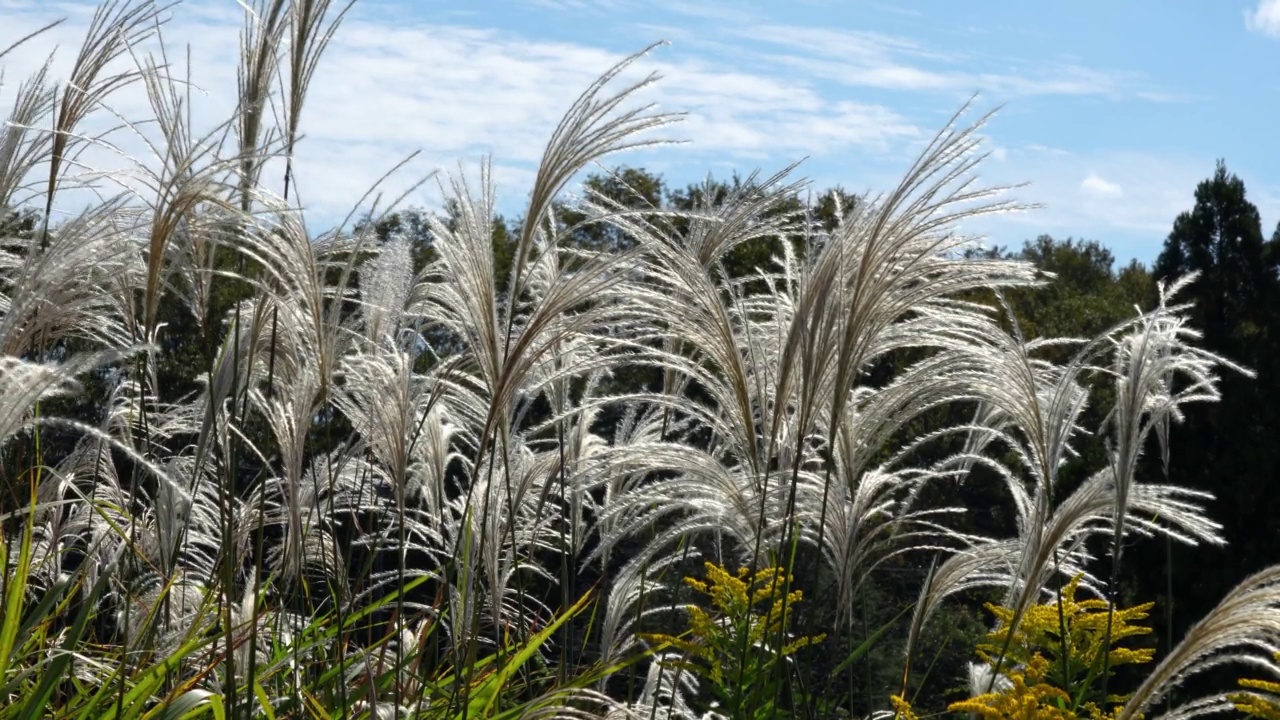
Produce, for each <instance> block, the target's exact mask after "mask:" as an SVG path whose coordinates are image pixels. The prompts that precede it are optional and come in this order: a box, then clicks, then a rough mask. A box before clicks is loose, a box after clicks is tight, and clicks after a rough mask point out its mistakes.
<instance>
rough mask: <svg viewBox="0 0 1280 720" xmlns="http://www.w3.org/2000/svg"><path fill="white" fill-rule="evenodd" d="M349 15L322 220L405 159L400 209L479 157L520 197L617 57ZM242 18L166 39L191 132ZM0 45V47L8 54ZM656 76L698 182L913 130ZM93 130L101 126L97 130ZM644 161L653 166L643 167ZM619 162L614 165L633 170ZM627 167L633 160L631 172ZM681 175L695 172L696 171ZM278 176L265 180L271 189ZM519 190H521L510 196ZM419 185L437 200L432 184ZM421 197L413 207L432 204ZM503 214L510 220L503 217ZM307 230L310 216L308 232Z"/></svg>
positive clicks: (201, 13) (304, 162)
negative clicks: (682, 116)
mask: <svg viewBox="0 0 1280 720" xmlns="http://www.w3.org/2000/svg"><path fill="white" fill-rule="evenodd" d="M0 5H3V6H4V7H5V8H6V12H5V14H6V21H7V23H6V28H5V29H6V32H5V33H4V35H5V37H20V36H22V35H23V34H25V33H26V32H29V31H31V30H33V29H35V28H36V27H39V26H40V25H41V24H43V23H44V22H45V21H46V20H47V19H48V17H49V11H48V9H47V6H44V5H42V4H41V3H40V2H37V1H36V0H0ZM362 7H368V6H361V5H357V6H356V10H355V11H353V14H352V15H351V16H350V17H349V18H348V20H347V21H346V22H345V23H344V25H343V26H342V28H341V29H340V30H339V32H338V33H337V35H336V36H335V38H334V40H333V41H332V43H331V44H330V46H329V48H328V50H327V51H326V55H325V57H324V58H323V60H322V62H321V66H320V68H319V70H318V72H317V74H316V80H315V82H314V83H313V87H312V89H311V92H310V94H309V95H308V97H307V102H306V105H305V107H304V109H303V118H302V131H303V133H304V139H303V140H302V141H301V143H300V144H299V146H298V150H297V158H296V161H295V168H296V171H297V172H296V177H297V178H298V185H297V188H298V191H299V196H300V197H301V198H302V199H303V200H304V201H305V202H306V203H307V204H308V206H309V207H310V208H311V209H313V210H318V211H319V215H320V217H321V218H323V219H328V218H340V217H341V216H343V215H345V214H346V212H347V211H348V210H349V209H350V206H351V205H352V204H353V203H355V202H356V201H357V200H358V199H359V197H360V196H361V195H362V194H363V193H364V191H365V190H367V189H368V188H369V187H370V186H371V185H372V184H373V183H374V182H375V181H376V180H377V179H378V178H379V177H380V176H381V175H382V174H383V173H384V172H386V171H387V170H388V169H389V168H391V167H392V166H393V165H395V164H396V162H398V161H399V160H401V159H402V158H404V157H405V156H407V155H408V154H409V153H411V152H413V151H415V150H421V158H420V159H421V162H418V163H417V164H416V165H414V166H412V168H413V169H412V170H411V171H409V172H407V173H402V174H401V180H400V182H399V184H396V183H395V182H393V183H391V184H390V185H389V186H388V187H387V189H386V194H387V196H388V197H391V196H395V195H398V194H399V192H400V190H401V189H403V188H405V187H407V186H408V185H409V184H410V183H411V182H412V181H413V180H416V179H418V178H420V177H422V176H424V175H425V174H427V172H428V171H430V170H431V169H446V170H451V171H452V170H455V169H456V168H457V167H458V165H457V163H458V162H459V161H463V162H464V164H465V165H467V166H469V168H468V169H470V168H474V166H475V165H474V162H475V160H477V159H478V157H479V156H480V155H482V154H492V156H493V157H494V178H495V181H497V182H498V183H499V193H500V196H501V197H505V198H507V199H508V200H507V201H506V202H510V199H512V198H515V199H518V198H520V197H522V196H523V193H524V191H525V190H527V185H528V183H529V182H530V181H531V179H532V169H533V168H534V166H535V165H536V163H537V161H538V159H539V158H540V157H541V154H542V151H543V148H544V146H545V143H546V141H547V139H548V138H549V137H550V135H551V133H552V131H553V130H554V128H555V126H556V124H557V122H558V121H559V119H560V116H561V114H562V113H563V112H564V110H566V109H567V108H568V107H569V105H570V104H571V103H572V102H573V100H574V98H575V97H576V96H577V95H578V93H580V92H581V91H582V90H583V89H584V88H586V87H587V85H588V84H589V83H590V82H591V81H592V80H593V79H594V78H595V76H596V75H597V74H598V73H599V72H601V71H603V70H605V69H607V68H608V67H609V66H611V65H613V64H614V63H616V62H617V61H618V60H620V59H621V58H622V55H621V54H619V53H617V52H613V51H610V50H605V49H603V48H600V47H593V46H590V45H586V44H579V43H567V42H555V41H549V40H545V39H540V38H538V37H530V36H525V35H521V34H517V33H511V32H502V31H498V30H493V29H482V28H475V27H466V26H461V25H453V24H439V23H430V22H425V21H423V20H421V19H420V17H418V16H414V15H404V14H394V13H389V12H388V11H387V10H386V8H385V7H383V8H381V9H380V10H379V12H378V13H374V12H372V11H367V10H366V11H364V12H362V11H361V8H362ZM91 10H92V7H91V6H89V5H86V4H65V5H61V6H60V7H59V13H61V14H67V15H69V16H70V19H69V21H68V22H67V23H66V24H64V25H63V26H61V27H59V28H58V29H57V31H56V32H55V34H53V35H50V36H48V37H47V38H42V39H40V40H38V41H35V42H32V43H29V44H27V45H26V46H23V47H22V48H21V49H20V50H18V51H16V52H15V53H14V54H12V55H10V56H8V57H6V58H5V60H4V63H5V67H6V85H5V86H4V87H0V107H5V106H7V105H8V103H9V102H10V101H11V99H12V92H13V90H14V89H15V88H16V81H17V80H18V79H20V78H22V77H24V76H25V75H26V74H27V73H28V72H30V71H31V70H33V69H34V68H36V67H38V65H39V64H40V63H41V62H42V61H43V60H44V57H45V53H47V51H48V48H49V47H51V46H52V44H54V43H56V44H57V45H58V46H59V47H60V48H61V50H60V56H59V60H58V63H57V64H55V67H54V72H55V77H62V76H63V74H65V72H66V70H67V66H68V65H69V61H70V59H71V58H72V56H73V51H74V49H75V48H76V47H78V43H79V41H80V39H81V38H82V36H83V34H84V31H85V28H86V26H87V23H88V18H89V16H90V13H91ZM240 20H241V16H240V14H239V13H238V12H235V11H234V10H233V11H229V12H228V11H216V12H215V11H213V10H212V9H205V8H204V7H203V6H200V5H196V4H191V5H183V6H179V7H178V8H177V9H176V10H175V11H174V18H173V20H172V21H171V22H170V23H169V24H167V25H166V26H165V40H166V43H167V44H168V46H169V48H170V56H171V58H173V59H179V61H180V62H181V60H180V59H183V58H185V55H184V53H183V52H182V50H180V48H184V46H186V45H190V47H191V57H192V66H193V81H194V83H195V84H196V85H197V86H198V87H199V88H201V89H202V94H200V95H199V96H198V97H197V98H196V103H195V107H196V113H195V117H196V124H197V125H202V126H203V127H204V128H209V127H212V126H213V125H214V124H216V123H217V122H219V121H220V120H221V119H223V118H225V117H226V116H227V115H228V113H229V112H230V111H231V110H232V108H233V107H234V104H235V86H236V82H235V72H236V58H237V53H238V31H239V23H240ZM4 42H5V41H4V40H2V39H0V44H4ZM654 70H656V71H658V72H659V73H660V74H662V75H663V76H664V79H663V80H662V81H661V82H660V83H659V84H658V85H657V86H655V87H654V88H651V89H648V90H646V91H644V93H643V95H642V96H641V101H642V102H648V101H655V102H657V103H659V104H660V106H661V107H662V109H664V110H672V111H685V112H687V113H688V115H687V118H686V120H685V122H683V123H680V124H678V125H676V126H674V127H672V128H669V129H667V130H665V131H660V132H662V133H663V136H666V137H672V138H677V139H687V140H690V141H692V142H691V144H690V145H687V146H685V147H684V148H682V150H681V154H680V159H681V160H683V161H684V162H686V163H689V164H690V166H691V169H693V172H691V173H686V174H689V175H701V174H702V173H703V172H705V169H706V165H707V162H708V160H709V158H710V156H711V155H712V154H714V155H715V156H716V158H717V159H719V160H725V159H729V160H733V159H737V160H739V161H743V163H744V164H745V165H747V166H748V169H749V168H750V167H754V166H755V165H756V164H757V163H758V162H759V161H760V159H761V158H765V157H768V158H770V160H769V162H770V163H771V164H774V163H777V162H779V160H778V159H777V158H778V156H782V157H783V158H784V160H782V162H785V161H786V160H787V159H799V158H800V157H803V156H806V155H812V154H831V153H837V154H843V153H848V152H850V151H867V150H871V151H877V152H878V151H883V150H884V149H886V148H889V147H890V146H892V145H893V144H894V143H897V142H899V141H900V140H902V139H904V138H913V137H915V136H917V135H919V131H918V130H917V129H916V127H915V126H914V125H913V124H912V123H911V122H909V121H907V120H906V119H904V118H902V117H901V116H899V115H897V114H896V113H894V112H892V111H890V110H889V109H887V108H885V107H882V106H878V105H874V104H865V103H854V102H834V101H831V100H829V99H827V98H824V97H822V96H821V95H820V94H819V93H818V92H817V91H816V90H815V89H814V88H813V87H811V86H809V85H808V84H806V83H805V82H803V81H796V80H794V79H784V78H777V77H771V76H769V75H766V74H763V73H754V72H750V71H745V70H738V69H736V68H735V67H733V66H732V65H731V64H729V63H717V62H714V61H712V60H710V59H707V58H703V57H699V56H696V55H691V54H688V53H682V52H681V51H680V50H678V49H676V48H670V47H668V48H660V49H659V50H657V51H656V52H655V53H653V54H652V55H650V56H649V57H647V58H644V59H643V60H642V61H641V62H640V63H639V65H638V67H637V69H636V70H635V71H634V72H631V73H630V77H633V78H638V77H640V76H641V75H642V74H644V73H647V72H650V71H654ZM112 107H113V109H114V110H115V111H117V112H119V113H121V114H123V115H124V116H126V117H130V118H144V119H145V118H146V117H148V116H149V110H148V106H147V103H146V99H145V95H144V94H143V93H142V92H141V88H140V87H134V88H131V89H130V90H129V91H127V92H123V93H121V94H120V95H118V96H116V97H113V98H112ZM99 119H100V121H101V122H103V123H104V124H105V123H106V121H107V119H108V118H107V117H106V116H105V114H103V115H102V116H100V118H99ZM113 142H116V143H117V144H118V145H119V146H120V148H121V150H123V151H124V152H125V153H128V154H133V155H135V156H138V155H142V154H143V153H144V152H145V146H144V145H143V144H142V143H141V142H139V141H138V140H137V139H136V138H133V139H131V138H129V137H128V136H127V135H124V134H120V133H117V134H116V135H115V136H113ZM648 154H652V153H648ZM86 159H87V161H88V162H90V164H92V165H94V166H95V167H98V168H99V169H102V170H107V171H110V170H112V169H113V168H118V167H119V166H120V165H121V164H122V160H121V159H120V158H119V157H118V156H115V155H114V154H112V153H107V152H91V153H87V154H86ZM628 160H629V158H627V157H619V158H617V161H618V162H625V161H628ZM630 160H631V161H632V162H634V158H630ZM692 166H696V168H693V167H692ZM277 170H278V169H270V168H269V169H268V171H267V174H266V176H265V177H266V181H267V182H268V183H269V186H270V187H274V185H277V184H278V183H276V182H274V181H272V178H276V177H279V173H278V172H277ZM512 182H516V183H517V185H516V187H512V186H511V185H510V183H512ZM429 187H434V184H431V185H430V186H429ZM425 195H426V191H425V190H424V191H420V192H418V193H416V194H415V195H413V196H411V198H410V202H422V203H427V204H433V203H434V202H436V200H437V199H436V198H434V197H426V196H425ZM507 209H508V210H509V211H512V212H514V211H517V210H516V209H515V208H513V207H508V208H507ZM314 219H315V218H314V217H313V220H314Z"/></svg>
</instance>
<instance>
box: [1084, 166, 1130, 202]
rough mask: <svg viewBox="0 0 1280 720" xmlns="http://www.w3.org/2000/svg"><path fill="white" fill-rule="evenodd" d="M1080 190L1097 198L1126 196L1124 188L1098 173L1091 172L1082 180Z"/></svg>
mask: <svg viewBox="0 0 1280 720" xmlns="http://www.w3.org/2000/svg"><path fill="white" fill-rule="evenodd" d="M1080 190H1081V192H1083V193H1084V194H1085V195H1089V196H1091V197H1096V198H1119V197H1124V188H1122V187H1120V186H1119V185H1117V184H1115V183H1113V182H1111V181H1110V180H1105V179H1103V178H1102V177H1100V176H1099V175H1098V174H1097V173H1093V172H1091V173H1089V175H1088V176H1087V177H1085V179H1084V180H1081V181H1080Z"/></svg>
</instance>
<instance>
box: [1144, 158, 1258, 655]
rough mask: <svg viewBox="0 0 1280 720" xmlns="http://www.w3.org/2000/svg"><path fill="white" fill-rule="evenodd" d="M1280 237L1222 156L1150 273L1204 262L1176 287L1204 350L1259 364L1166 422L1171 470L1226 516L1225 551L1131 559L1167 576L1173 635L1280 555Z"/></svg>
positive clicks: (1148, 582)
mask: <svg viewBox="0 0 1280 720" xmlns="http://www.w3.org/2000/svg"><path fill="white" fill-rule="evenodd" d="M1278 248H1280V228H1278V229H1277V233H1276V234H1275V235H1274V236H1273V237H1272V239H1271V240H1270V241H1265V240H1264V239H1263V232H1262V221H1261V218H1260V216H1259V213H1258V209H1257V207H1255V206H1254V205H1253V203H1251V202H1249V200H1248V198H1247V196H1246V192H1245V186H1244V182H1243V181H1242V180H1241V179H1240V178H1239V177H1238V176H1236V175H1234V174H1231V173H1229V172H1228V171H1227V168H1226V165H1225V164H1224V163H1223V162H1221V161H1219V163H1218V165H1217V168H1216V170H1215V172H1214V175H1213V177H1211V178H1209V179H1208V180H1205V181H1203V182H1201V183H1200V184H1199V185H1198V186H1197V188H1196V192H1195V206H1194V207H1193V208H1192V209H1191V210H1190V211H1188V212H1184V213H1182V214H1180V215H1179V216H1178V217H1177V219H1176V220H1175V221H1174V223H1173V229H1172V231H1171V232H1170V233H1169V236H1168V239H1167V240H1166V241H1165V245H1164V250H1163V252H1161V253H1160V257H1159V259H1158V260H1157V261H1156V266H1155V274H1156V276H1157V277H1159V278H1162V279H1164V280H1166V281H1168V280H1170V279H1172V278H1174V277H1178V276H1182V275H1185V274H1187V273H1191V272H1195V273H1199V275H1198V277H1197V278H1196V280H1195V281H1194V283H1193V284H1192V285H1191V286H1190V287H1189V288H1187V290H1186V291H1185V293H1184V295H1183V297H1184V299H1186V300H1190V301H1193V302H1194V303H1195V308H1194V309H1193V311H1192V325H1193V327H1196V328H1197V329H1201V330H1202V331H1203V333H1204V346H1205V347H1206V349H1208V350H1211V351H1213V352H1216V353H1218V354H1220V355H1223V356H1225V357H1227V358H1228V359H1230V360H1233V361H1235V362H1238V363H1241V364H1243V365H1245V366H1246V367H1249V368H1251V369H1252V370H1254V371H1255V372H1257V375H1258V377H1257V379H1256V380H1250V379H1249V378H1247V377H1246V376H1244V375H1243V374H1240V373H1232V372H1228V374H1227V375H1226V376H1225V377H1224V378H1223V382H1222V383H1221V391H1222V402H1220V403H1214V404H1207V405H1199V406H1196V407H1194V408H1193V409H1191V411H1189V412H1188V413H1187V417H1186V420H1185V421H1184V422H1183V423H1181V424H1180V425H1176V426H1174V427H1173V428H1172V432H1171V436H1170V437H1171V439H1170V446H1171V457H1170V466H1169V480H1170V481H1171V482H1174V483H1176V484H1179V485H1186V486H1190V487H1193V488H1196V489H1200V490H1206V491H1209V492H1211V493H1213V494H1214V495H1215V496H1216V498H1217V499H1216V501H1215V502H1214V503H1213V504H1212V505H1211V514H1212V516H1213V517H1214V519H1215V520H1217V521H1218V522H1221V523H1222V524H1223V525H1224V526H1225V534H1226V537H1227V540H1228V543H1229V545H1228V547H1227V548H1226V549H1225V550H1224V549H1220V548H1183V547H1178V548H1176V549H1175V550H1174V553H1173V555H1172V557H1171V558H1170V559H1169V564H1170V570H1171V572H1172V577H1171V578H1166V577H1164V575H1165V570H1164V568H1163V567H1162V563H1161V562H1158V561H1156V557H1155V556H1154V555H1152V556H1151V557H1150V558H1149V559H1150V560H1152V562H1138V563H1135V564H1134V566H1135V567H1136V568H1139V569H1140V571H1139V577H1138V578H1136V582H1137V583H1138V584H1139V586H1143V585H1145V586H1146V587H1147V588H1148V590H1147V592H1150V589H1153V588H1163V587H1164V586H1163V585H1162V584H1161V583H1166V582H1167V583H1168V587H1169V588H1170V589H1173V590H1174V594H1175V595H1176V597H1177V601H1178V605H1177V607H1174V608H1172V612H1173V620H1174V622H1173V626H1174V631H1173V635H1174V636H1175V637H1177V636H1179V635H1181V633H1182V632H1183V630H1184V629H1185V628H1186V627H1187V626H1188V625H1189V624H1190V621H1191V620H1192V619H1193V618H1198V617H1200V616H1201V615H1202V614H1203V613H1204V612H1205V611H1207V610H1208V609H1209V608H1210V607H1212V605H1213V603H1214V602H1215V601H1216V600H1217V598H1218V597H1219V596H1220V595H1221V593H1222V588H1226V587H1231V586H1232V585H1234V584H1235V583H1237V582H1239V581H1240V580H1241V579H1243V578H1244V577H1246V576H1248V575H1249V574H1251V573H1253V572H1255V571H1257V570H1259V569H1261V568H1262V567H1264V566H1266V565H1267V564H1268V563H1271V562H1274V561H1275V560H1276V558H1277V557H1280V539H1278V538H1277V536H1276V534H1275V522H1276V517H1277V516H1280V496H1277V494H1276V493H1275V491H1274V489H1273V483H1274V482H1275V481H1276V478H1277V476H1278V475H1280V444H1277V443H1276V438H1277V437H1278V436H1280V412H1278V409H1277V404H1278V403H1280V363H1278V362H1277V350H1280V324H1277V321H1276V311H1275V307H1274V306H1275V302H1276V300H1277V299H1280V280H1278V279H1277V261H1278V260H1280V256H1278V254H1277V249H1278ZM1149 460H1150V461H1151V462H1150V463H1149V464H1150V465H1152V466H1153V467H1152V468H1151V471H1152V472H1161V471H1162V468H1160V467H1159V464H1160V463H1159V462H1158V460H1157V459H1156V458H1150V459H1149ZM1161 559H1163V558H1161ZM1166 594H1167V591H1166V590H1163V589H1162V590H1161V591H1160V592H1159V596H1162V597H1163V596H1165V595H1166ZM1164 599H1165V602H1164V603H1157V612H1161V611H1163V610H1167V609H1168V608H1167V607H1165V608H1161V607H1160V606H1161V605H1162V604H1163V605H1166V606H1167V605H1168V603H1169V602H1170V601H1171V599H1169V598H1167V597H1165V598H1164ZM1219 680H1225V677H1223V678H1219Z"/></svg>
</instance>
